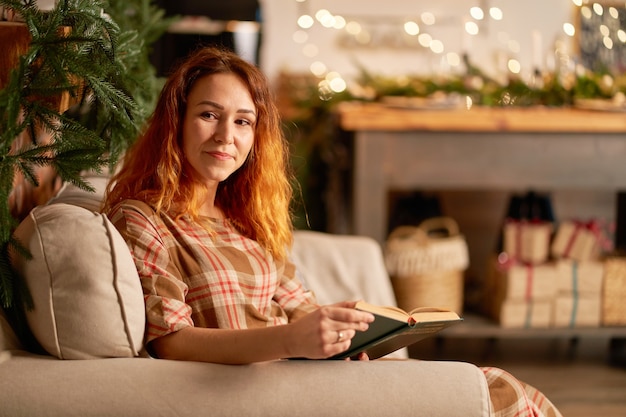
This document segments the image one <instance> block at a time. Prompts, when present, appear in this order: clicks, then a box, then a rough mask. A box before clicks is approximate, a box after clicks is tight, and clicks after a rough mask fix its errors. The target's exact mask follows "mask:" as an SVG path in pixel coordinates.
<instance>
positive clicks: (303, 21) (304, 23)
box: [298, 14, 315, 29]
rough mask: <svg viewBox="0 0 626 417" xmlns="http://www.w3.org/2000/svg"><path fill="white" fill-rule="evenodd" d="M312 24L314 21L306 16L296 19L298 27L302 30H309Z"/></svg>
mask: <svg viewBox="0 0 626 417" xmlns="http://www.w3.org/2000/svg"><path fill="white" fill-rule="evenodd" d="M314 23H315V21H314V20H313V18H312V17H311V16H309V15H308V14H303V15H302V16H300V17H299V18H298V26H300V27H301V28H302V29H310V28H311V27H312V26H313V24H314Z"/></svg>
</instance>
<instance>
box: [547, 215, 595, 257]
mask: <svg viewBox="0 0 626 417" xmlns="http://www.w3.org/2000/svg"><path fill="white" fill-rule="evenodd" d="M601 234H602V232H601V231H600V228H599V226H598V225H597V224H596V223H594V222H587V223H583V222H578V221H565V222H562V223H561V224H560V225H559V227H558V228H557V231H556V234H555V236H554V240H553V241H552V246H551V249H550V250H551V253H552V256H553V257H555V258H568V259H574V260H576V261H590V260H597V259H598V258H599V257H600V252H601V245H600V241H601V239H602V237H601Z"/></svg>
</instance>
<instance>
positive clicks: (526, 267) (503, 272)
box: [492, 260, 558, 300]
mask: <svg viewBox="0 0 626 417" xmlns="http://www.w3.org/2000/svg"><path fill="white" fill-rule="evenodd" d="M494 279H495V282H493V284H492V285H494V286H495V289H496V291H497V293H498V294H499V295H500V297H501V298H502V299H512V300H534V299H550V298H553V297H554V296H555V295H556V293H557V289H558V287H557V282H558V274H557V266H556V264H555V263H554V262H546V263H543V264H541V265H533V264H519V263H514V262H512V263H502V262H501V260H500V261H496V265H495V277H494Z"/></svg>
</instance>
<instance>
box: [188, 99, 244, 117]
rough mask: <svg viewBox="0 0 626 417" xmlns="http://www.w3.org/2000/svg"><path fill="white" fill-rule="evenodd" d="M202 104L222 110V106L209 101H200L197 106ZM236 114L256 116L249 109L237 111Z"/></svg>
mask: <svg viewBox="0 0 626 417" xmlns="http://www.w3.org/2000/svg"><path fill="white" fill-rule="evenodd" d="M203 104H204V105H209V106H212V107H215V108H216V109H218V110H224V106H222V105H221V104H219V103H216V102H214V101H211V100H202V101H201V102H199V103H198V106H201V105H203ZM237 113H246V114H252V115H253V116H256V113H255V111H254V110H251V109H238V110H237Z"/></svg>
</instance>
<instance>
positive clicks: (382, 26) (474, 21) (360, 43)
mask: <svg viewBox="0 0 626 417" xmlns="http://www.w3.org/2000/svg"><path fill="white" fill-rule="evenodd" d="M295 1H296V3H298V7H299V9H300V13H299V15H298V18H297V21H296V24H297V30H296V31H294V33H293V36H292V38H293V42H294V43H296V44H300V45H302V49H301V51H302V54H303V55H304V56H306V57H308V58H314V57H317V56H318V55H319V52H320V51H319V48H318V46H317V45H316V44H315V42H314V41H313V40H312V39H311V36H310V33H309V30H311V29H312V28H314V26H316V25H319V26H318V27H321V28H324V29H329V30H337V31H338V33H339V34H340V35H339V36H340V38H339V39H343V41H342V44H344V45H345V46H346V47H352V48H354V47H371V48H374V47H377V46H385V45H386V46H387V47H389V48H398V47H401V48H405V49H407V50H410V48H420V47H422V48H424V49H423V50H425V51H429V53H433V54H437V55H442V54H443V55H442V58H441V61H440V62H441V65H442V68H446V69H448V68H454V67H459V66H460V65H462V60H461V58H460V54H459V53H456V52H445V51H446V49H448V48H446V45H445V44H444V42H443V41H441V40H439V39H435V38H433V36H432V34H430V33H426V32H424V30H423V29H422V27H421V25H424V26H434V25H436V24H437V23H439V22H438V18H437V16H436V15H435V14H434V13H432V12H430V11H425V12H423V13H421V14H420V15H419V20H418V19H415V18H413V19H411V18H407V19H404V20H403V21H400V19H398V20H397V22H394V21H393V19H386V20H385V19H383V21H382V22H381V21H380V20H375V19H372V20H370V21H368V20H367V19H366V20H363V19H354V18H353V19H346V17H344V16H341V15H338V14H333V13H332V11H331V10H328V9H325V8H320V9H318V10H310V5H311V4H310V2H308V1H307V0H295ZM572 4H573V5H574V6H576V8H577V10H578V13H579V14H580V16H582V18H583V19H584V20H587V21H589V23H588V25H589V24H591V25H597V26H595V27H596V28H597V30H598V31H599V32H598V33H599V34H598V41H597V42H601V44H602V46H603V47H604V48H606V49H609V50H611V49H614V48H615V44H616V42H617V43H621V44H626V31H625V30H624V29H622V28H619V22H620V13H623V11H622V12H620V9H618V8H617V7H615V6H613V5H611V6H609V5H607V6H603V5H602V4H600V3H598V2H592V1H589V0H572ZM625 8H626V7H625ZM467 13H468V14H467V15H466V16H467V17H466V18H464V19H463V21H462V22H460V26H461V27H462V30H463V32H464V34H466V35H469V38H468V37H467V36H464V38H463V45H462V47H463V50H464V52H467V51H469V50H471V49H472V48H471V43H472V41H471V39H470V38H471V37H473V36H477V35H479V34H480V33H481V32H482V31H483V29H484V28H483V25H485V24H486V23H487V22H488V20H489V19H492V20H493V21H501V20H503V19H504V12H503V11H502V9H501V8H499V7H489V8H483V7H478V6H473V7H470V8H469V9H468V11H467ZM594 16H596V17H595V18H594ZM609 17H610V18H612V19H615V20H616V21H617V25H618V26H617V28H616V27H615V26H613V24H611V23H607V21H606V19H607V18H609ZM598 18H600V19H601V20H600V21H599V23H593V22H595V20H592V19H598ZM622 18H623V16H622ZM418 21H419V23H418ZM442 22H444V23H443V24H450V23H449V22H450V20H449V19H448V20H446V19H445V18H444V19H443V20H442ZM611 28H613V29H611ZM562 30H563V32H562V33H564V34H565V36H566V37H569V38H573V37H574V36H576V35H577V31H578V29H577V26H576V25H574V24H573V23H571V22H564V23H563V25H562ZM482 33H485V34H486V33H487V32H486V31H485V32H482ZM398 35H400V36H398ZM485 36H486V35H485ZM497 40H498V41H499V43H501V44H502V45H503V46H504V47H506V51H508V53H507V52H504V53H505V54H507V55H508V58H506V59H505V60H504V61H503V62H502V64H504V63H505V62H506V68H507V70H508V71H510V72H511V73H514V74H519V73H521V71H522V64H521V62H520V61H519V60H518V59H516V58H513V57H512V55H511V54H517V53H519V52H520V50H521V46H520V43H519V42H518V41H517V40H515V39H511V38H510V35H509V34H508V33H506V32H503V31H500V32H498V33H497ZM533 47H535V45H533ZM535 49H536V47H535ZM503 51H504V48H503ZM541 52H542V51H539V52H536V53H537V54H541ZM533 56H535V51H534V52H533ZM503 58H504V57H503ZM534 60H535V59H534ZM309 69H310V71H311V73H313V74H314V75H316V76H318V77H320V78H322V77H326V78H324V79H323V81H324V82H323V83H320V96H325V97H326V96H327V95H328V94H330V93H331V92H340V91H343V89H345V88H347V86H346V82H345V80H344V79H343V78H342V77H341V76H340V75H339V74H337V73H332V74H333V75H332V77H331V78H328V77H327V76H328V75H329V74H331V72H329V69H328V67H327V65H326V64H325V63H323V62H322V61H321V60H319V59H318V60H316V61H314V62H313V63H312V64H311V65H310V68H309Z"/></svg>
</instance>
